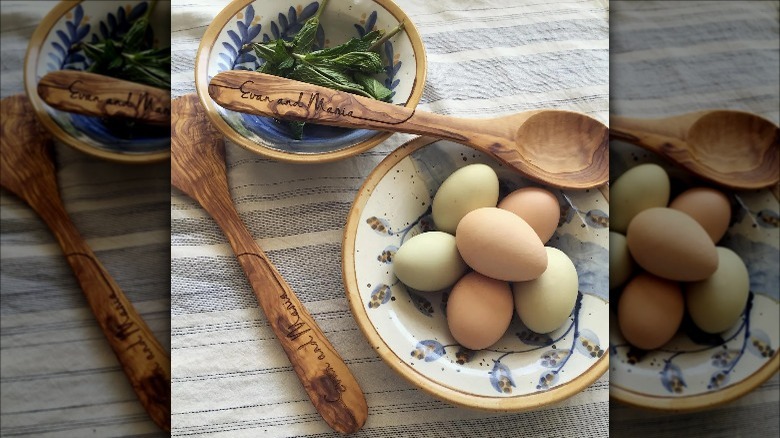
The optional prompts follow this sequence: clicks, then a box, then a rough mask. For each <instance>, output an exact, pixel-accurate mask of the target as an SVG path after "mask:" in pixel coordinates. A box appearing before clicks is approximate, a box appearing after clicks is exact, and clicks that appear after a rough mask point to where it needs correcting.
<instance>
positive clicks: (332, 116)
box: [208, 70, 609, 189]
mask: <svg viewBox="0 0 780 438" xmlns="http://www.w3.org/2000/svg"><path fill="white" fill-rule="evenodd" d="M208 92H209V95H210V96H211V97H212V98H213V99H214V101H215V102H216V103H217V104H219V105H221V106H222V107H225V108H228V109H231V110H234V111H240V112H245V113H253V114H259V115H263V116H270V117H277V118H283V119H293V120H303V121H307V122H314V123H320V124H325V125H335V126H342V127H347V128H366V129H378V130H382V131H394V132H407V133H412V134H422V135H428V136H433V137H438V138H444V139H448V140H452V141H455V142H457V143H462V144H465V145H468V146H471V147H473V148H474V149H477V150H480V151H482V152H486V153H488V154H490V155H492V156H494V157H496V158H497V159H498V160H500V161H502V162H504V163H505V164H507V165H508V166H510V167H513V168H515V169H517V170H518V171H520V172H522V173H523V174H525V175H526V176H528V177H530V178H532V179H535V180H537V181H541V182H544V183H547V184H549V185H552V186H555V187H560V188H573V189H583V188H591V187H596V186H599V185H602V184H604V183H605V182H607V180H608V179H609V151H608V148H609V135H608V133H607V127H606V126H605V125H604V124H602V123H601V122H599V121H597V120H595V119H593V118H591V117H589V116H587V115H584V114H580V113H576V112H571V111H562V110H534V111H526V112H522V113H519V114H514V115H510V116H505V117H498V118H491V119H468V118H456V117H450V116H443V115H440V114H434V113H428V112H424V111H421V110H416V109H414V108H408V107H405V106H400V105H393V104H390V103H385V102H380V101H378V100H374V99H371V98H368V97H362V96H357V95H354V94H350V93H346V92H342V91H336V90H332V89H329V88H325V87H319V86H316V85H312V84H307V83H304V82H299V81H294V80H291V79H285V78H281V77H277V76H271V75H267V74H263V73H259V72H250V71H238V70H234V71H225V72H222V73H219V74H217V75H216V76H214V78H213V79H212V80H211V82H210V84H209V87H208Z"/></svg>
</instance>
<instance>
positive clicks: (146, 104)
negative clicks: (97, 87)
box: [68, 79, 171, 116]
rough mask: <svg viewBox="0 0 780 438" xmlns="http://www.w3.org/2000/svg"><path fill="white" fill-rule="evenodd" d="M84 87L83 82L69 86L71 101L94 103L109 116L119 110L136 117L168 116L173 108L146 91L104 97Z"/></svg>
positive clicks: (74, 82) (76, 82)
mask: <svg viewBox="0 0 780 438" xmlns="http://www.w3.org/2000/svg"><path fill="white" fill-rule="evenodd" d="M83 87H84V84H83V81H82V80H80V79H79V80H76V81H73V82H72V83H71V84H70V85H69V86H68V92H69V93H70V94H69V95H68V97H69V98H70V99H71V100H81V101H87V102H92V103H94V104H96V105H98V107H100V108H102V110H103V112H104V113H106V114H108V115H111V114H113V113H115V112H116V111H117V110H128V111H130V112H132V113H134V114H136V115H144V114H148V113H155V114H159V115H165V116H167V115H168V114H169V113H170V111H171V107H170V105H169V104H167V102H161V101H160V100H159V99H156V98H155V97H154V96H152V95H150V94H149V93H147V92H145V91H142V92H138V93H136V92H132V91H130V92H128V93H127V96H122V97H116V96H107V97H102V96H100V95H96V94H92V93H90V92H89V91H85V90H84V89H83ZM112 107H113V108H112Z"/></svg>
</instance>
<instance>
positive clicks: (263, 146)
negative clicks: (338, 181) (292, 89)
mask: <svg viewBox="0 0 780 438" xmlns="http://www.w3.org/2000/svg"><path fill="white" fill-rule="evenodd" d="M319 6H320V2H319V1H313V2H303V3H295V2H284V1H265V0H234V1H233V2H232V3H230V4H229V5H228V6H227V7H226V8H225V9H223V10H222V12H220V14H219V15H217V17H216V18H215V19H214V21H213V22H212V23H211V25H210V26H209V28H208V29H207V30H206V33H205V34H204V36H203V39H202V40H201V43H200V48H199V50H198V55H197V58H196V61H195V86H196V89H197V91H198V95H199V96H200V100H201V102H202V103H203V105H204V107H205V108H206V111H207V114H208V115H209V118H210V119H211V121H212V123H214V125H215V126H216V127H217V128H218V129H219V130H220V131H221V132H222V133H223V134H224V135H225V136H226V137H227V138H228V139H230V140H231V141H233V142H234V143H236V144H238V145H240V146H243V147H244V148H246V149H248V150H250V151H253V152H255V153H258V154H261V155H265V156H268V157H270V158H275V159H278V160H283V161H292V162H323V161H332V160H337V159H340V158H345V157H348V156H351V155H355V154H358V153H360V152H362V151H365V150H367V149H369V148H371V147H373V146H375V145H377V144H379V143H380V142H382V141H383V140H385V139H386V138H387V137H389V136H390V135H391V134H390V133H386V132H377V131H370V130H365V129H345V128H337V127H330V126H317V125H313V124H307V125H306V126H305V128H304V134H303V139H301V140H296V139H294V138H293V136H292V134H291V132H290V131H289V129H288V128H287V126H286V125H284V124H281V123H279V122H277V121H275V120H274V119H272V118H267V117H260V116H255V115H252V114H246V113H240V112H236V111H231V110H228V109H225V108H222V107H221V106H219V105H217V104H216V103H214V101H213V100H212V99H211V97H210V96H209V94H208V83H209V81H210V80H211V78H212V77H214V75H216V74H217V73H219V72H222V71H225V70H237V69H238V70H255V69H257V68H258V67H259V66H260V65H261V63H262V62H264V61H263V60H261V59H258V58H257V57H256V56H255V54H254V53H253V52H251V51H246V50H242V47H243V46H244V45H245V44H247V43H250V42H263V41H270V40H275V39H278V38H285V39H290V38H292V36H294V35H295V34H296V33H297V32H298V31H299V30H300V29H301V26H302V25H303V23H304V22H305V21H306V19H308V18H309V17H311V16H313V15H314V14H315V13H316V12H317V9H318V8H319ZM401 21H403V22H404V23H405V24H404V26H405V30H404V31H403V32H400V33H398V34H397V35H395V36H394V37H393V38H391V39H390V40H388V41H387V42H386V43H385V44H384V46H383V47H382V48H381V49H380V55H381V57H382V63H383V64H384V66H385V68H384V72H383V73H380V74H378V75H376V78H377V79H378V80H380V81H381V82H383V83H384V84H385V86H386V87H388V88H389V89H391V90H392V91H393V93H394V94H393V96H392V102H393V103H396V104H399V105H405V106H407V107H414V106H415V105H417V103H418V102H419V100H420V96H421V95H422V90H423V84H424V82H425V65H426V64H425V52H424V49H423V45H422V40H421V39H420V36H419V34H418V33H417V29H416V28H415V27H414V24H412V22H411V21H410V20H409V17H407V16H406V14H404V12H403V11H401V9H400V8H399V7H398V6H396V5H395V4H394V3H392V2H391V1H390V0H333V1H329V2H328V3H327V6H326V7H325V9H324V11H323V13H322V15H321V17H320V23H321V25H320V26H321V27H320V31H319V32H318V34H317V38H316V41H315V45H316V46H318V47H331V46H333V45H337V44H341V43H343V42H345V41H348V40H349V39H350V38H355V37H360V36H362V35H364V34H365V33H366V32H369V31H371V30H373V29H381V30H385V31H390V30H392V29H393V28H395V27H396V26H397V25H398V24H399V23H400V22H401Z"/></svg>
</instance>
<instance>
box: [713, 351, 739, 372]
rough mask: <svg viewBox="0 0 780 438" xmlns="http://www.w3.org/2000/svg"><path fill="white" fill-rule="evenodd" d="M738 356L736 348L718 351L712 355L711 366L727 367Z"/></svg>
mask: <svg viewBox="0 0 780 438" xmlns="http://www.w3.org/2000/svg"><path fill="white" fill-rule="evenodd" d="M739 357H740V354H739V351H737V350H726V351H718V352H717V353H715V354H713V355H712V366H714V367H715V368H721V369H724V370H725V369H728V368H729V367H731V366H732V365H733V364H734V362H736V361H737V360H738V359H739Z"/></svg>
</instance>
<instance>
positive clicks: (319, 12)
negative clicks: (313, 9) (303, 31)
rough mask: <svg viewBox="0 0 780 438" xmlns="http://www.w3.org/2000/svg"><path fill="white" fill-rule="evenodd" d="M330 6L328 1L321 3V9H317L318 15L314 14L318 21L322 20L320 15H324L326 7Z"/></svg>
mask: <svg viewBox="0 0 780 438" xmlns="http://www.w3.org/2000/svg"><path fill="white" fill-rule="evenodd" d="M326 4H328V0H322V3H320V7H319V8H317V13H316V14H314V17H315V18H317V19H318V20H319V19H320V14H322V11H323V10H324V9H325V5H326Z"/></svg>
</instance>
